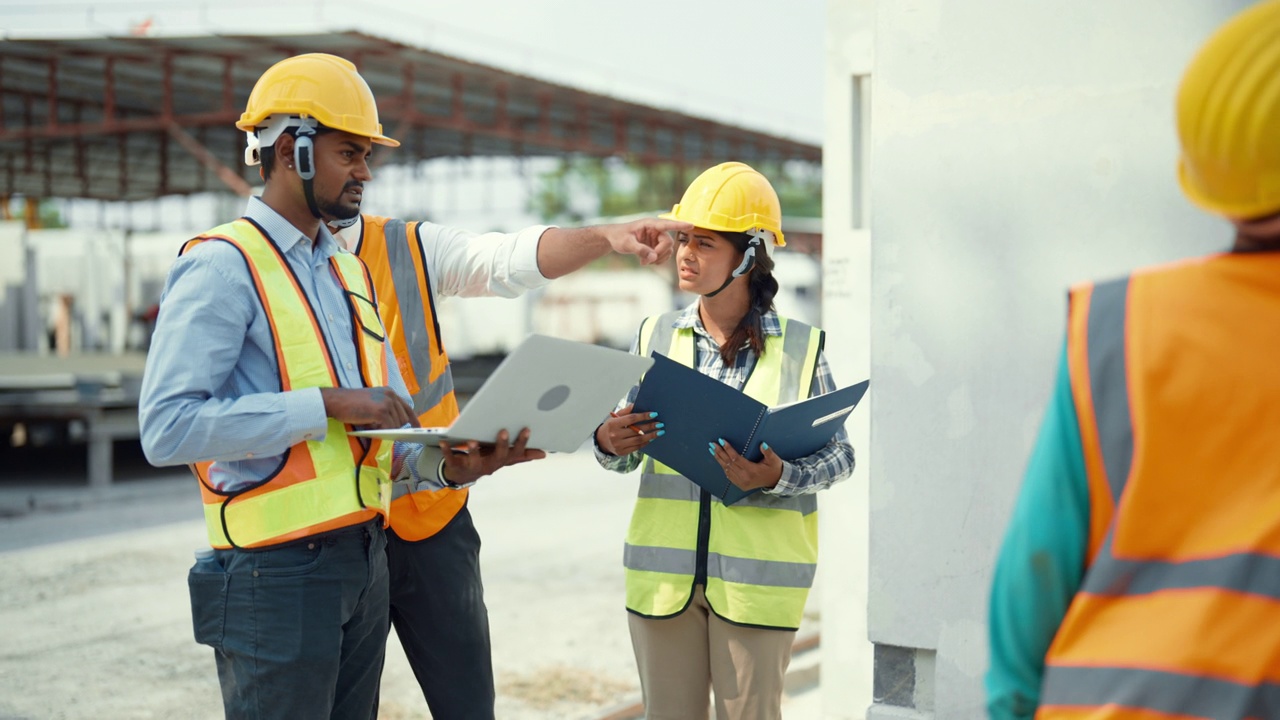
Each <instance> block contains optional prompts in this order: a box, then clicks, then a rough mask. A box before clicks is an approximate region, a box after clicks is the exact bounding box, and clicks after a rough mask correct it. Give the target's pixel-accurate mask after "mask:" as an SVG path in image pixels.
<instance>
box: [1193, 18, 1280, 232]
mask: <svg viewBox="0 0 1280 720" xmlns="http://www.w3.org/2000/svg"><path fill="white" fill-rule="evenodd" d="M1177 112H1178V139H1179V141H1180V142H1181V145H1182V157H1181V160H1180V161H1179V163H1178V179H1179V181H1180V182H1181V185H1182V190H1183V192H1184V193H1186V195H1187V197H1188V198H1190V199H1191V201H1192V202H1194V203H1195V204H1196V205H1199V206H1200V207H1202V208H1204V209H1205V210H1208V211H1210V212H1214V213H1217V214H1219V215H1224V216H1226V217H1228V218H1233V219H1237V220H1249V219H1257V218H1261V217H1266V216H1268V215H1271V214H1274V213H1276V212H1280V0H1265V1H1264V2H1260V3H1258V4H1257V5H1254V6H1253V7H1250V8H1249V9H1247V10H1245V11H1244V12H1242V13H1240V14H1238V15H1236V16H1235V17H1233V18H1232V19H1231V20H1230V21H1228V22H1227V23H1226V24H1225V25H1223V26H1222V27H1221V28H1219V29H1218V31H1217V32H1215V33H1214V34H1213V36H1212V37H1210V38H1209V40H1208V42H1206V43H1205V44H1204V46H1203V47H1201V48H1200V51H1199V52H1198V53H1197V54H1196V56H1195V58H1194V59H1193V60H1192V61H1191V64H1190V66H1188V67H1187V70H1186V73H1185V74H1184V75H1183V77H1182V85H1181V86H1180V87H1179V89H1178V105H1177Z"/></svg>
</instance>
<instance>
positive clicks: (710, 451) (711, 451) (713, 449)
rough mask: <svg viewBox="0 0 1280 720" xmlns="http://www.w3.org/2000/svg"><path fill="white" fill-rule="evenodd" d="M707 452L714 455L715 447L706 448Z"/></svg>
mask: <svg viewBox="0 0 1280 720" xmlns="http://www.w3.org/2000/svg"><path fill="white" fill-rule="evenodd" d="M707 452H709V453H711V454H712V455H715V454H716V449H715V448H707Z"/></svg>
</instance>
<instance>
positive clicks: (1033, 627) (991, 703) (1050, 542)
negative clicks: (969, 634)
mask: <svg viewBox="0 0 1280 720" xmlns="http://www.w3.org/2000/svg"><path fill="white" fill-rule="evenodd" d="M1088 547H1089V480H1088V476H1087V475H1086V473H1085V465H1084V451H1083V449H1082V447H1081V443H1080V426H1079V424H1078V422H1077V420H1076V407H1075V403H1074V401H1073V400H1072V398H1071V377H1070V374H1069V371H1068V368H1067V351H1066V345H1065V343H1064V344H1063V349H1062V354H1061V358H1060V360H1059V367H1058V377H1057V381H1056V383H1055V385H1054V389H1053V395H1052V397H1051V398H1050V399H1049V405H1048V407H1047V408H1046V409H1045V414H1044V420H1043V421H1042V423H1041V425H1040V435H1039V437H1038V438H1037V440H1036V446H1035V450H1034V451H1032V453H1031V460H1030V462H1029V463H1028V464H1027V471H1026V476H1025V477H1024V478H1023V482H1022V491H1021V493H1020V494H1019V496H1018V502H1017V505H1016V506H1015V507H1014V510H1013V517H1012V519H1011V520H1010V521H1009V527H1008V530H1006V532H1005V537H1004V544H1003V545H1002V546H1001V549H1000V557H999V560H998V561H997V563H996V571H995V579H994V581H993V582H992V587H991V605H990V610H989V617H988V633H989V644H990V655H991V666H990V668H989V669H988V671H987V678H986V689H987V714H988V716H989V717H990V718H991V720H1015V719H1021V718H1031V717H1033V716H1034V715H1035V712H1036V707H1037V706H1038V705H1039V701H1040V681H1041V678H1042V677H1043V675H1044V658H1045V654H1046V653H1047V652H1048V651H1049V645H1050V644H1051V643H1052V642H1053V638H1054V635H1055V634H1057V632H1058V626H1059V625H1061V624H1062V619H1063V617H1065V615H1066V613H1067V608H1068V607H1069V606H1070V604H1071V599H1072V598H1073V597H1074V596H1075V593H1076V591H1077V590H1078V589H1079V588H1080V584H1081V582H1082V580H1083V577H1084V572H1085V562H1086V559H1087V555H1088Z"/></svg>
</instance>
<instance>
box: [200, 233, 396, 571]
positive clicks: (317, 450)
mask: <svg viewBox="0 0 1280 720" xmlns="http://www.w3.org/2000/svg"><path fill="white" fill-rule="evenodd" d="M211 240H216V241H222V242H226V243H228V244H230V245H231V246H232V247H234V248H236V249H237V250H238V251H239V252H240V254H241V255H242V256H243V257H244V260H245V263H246V264H247V266H248V268H249V273H250V275H251V276H252V277H253V283H254V287H255V288H256V289H257V293H258V299H259V301H260V302H261V303H262V307H263V308H264V310H265V311H266V315H267V319H268V321H269V322H270V324H271V335H272V337H273V338H274V339H275V346H276V348H275V349H276V361H277V365H278V367H279V370H280V392H288V391H290V390H300V389H303V388H311V387H320V388H326V387H339V382H338V375H337V372H336V371H335V369H334V358H333V357H331V356H330V355H329V349H328V345H327V344H326V342H325V338H324V335H323V334H322V333H321V331H320V324H319V323H318V322H317V321H316V316H315V312H314V311H313V309H312V307H311V304H310V301H309V300H308V299H307V296H306V294H305V293H304V292H303V291H302V288H301V287H299V285H298V281H297V278H296V277H295V276H294V274H293V271H292V270H291V269H290V268H289V263H288V261H287V260H286V259H285V257H284V255H283V254H282V253H281V252H280V249H279V248H278V247H276V244H275V243H274V242H272V241H271V239H270V238H268V237H267V235H266V232H265V231H263V230H262V228H260V227H259V226H258V225H257V224H255V223H253V222H252V221H250V220H247V219H245V218H241V219H239V220H236V221H234V222H231V223H228V224H226V225H221V226H219V227H216V228H214V229H213V230H210V231H209V232H207V233H205V234H204V235H201V236H199V237H197V238H194V239H192V240H189V241H187V243H186V244H184V245H183V248H182V252H183V253H185V252H187V251H188V250H190V249H191V248H192V247H194V246H195V245H197V244H198V243H201V242H208V241H211ZM330 266H331V267H332V268H333V270H334V272H335V274H336V276H337V278H338V280H339V281H340V282H341V283H342V286H343V289H344V290H345V291H346V292H345V293H344V294H345V296H346V298H347V304H348V306H349V308H350V311H351V315H352V323H354V326H353V327H354V329H355V332H354V335H355V338H356V342H357V345H358V348H357V350H358V352H357V357H358V359H359V362H360V377H361V379H362V380H363V382H364V385H365V387H384V386H386V385H387V362H386V353H385V350H384V347H383V343H384V342H385V335H386V333H385V331H384V330H383V326H382V321H381V319H380V318H379V316H378V308H377V305H376V304H375V299H374V293H373V282H372V280H371V279H370V277H369V274H368V271H367V270H366V269H365V266H364V264H363V263H361V262H360V260H359V259H358V258H356V256H355V255H352V254H350V253H347V252H339V253H336V254H335V255H333V257H331V258H330ZM335 340H338V339H337V338H335ZM349 429H350V428H349V426H347V425H344V424H343V423H341V422H339V421H337V420H334V419H333V418H329V425H328V429H327V431H326V433H325V438H324V440H320V441H305V442H300V443H298V444H297V445H294V446H292V447H290V448H289V449H288V450H286V451H285V455H284V458H283V459H282V461H281V464H280V467H279V468H278V469H277V470H276V471H275V472H274V473H272V474H271V475H270V476H269V477H266V478H264V479H263V480H261V481H259V482H257V483H255V484H253V485H250V486H248V487H245V488H240V489H237V490H234V491H230V492H227V491H223V490H219V489H217V488H215V487H214V486H213V484H212V483H211V482H210V481H209V474H208V471H209V466H210V465H211V464H212V463H199V464H197V465H195V466H193V467H192V471H193V472H194V473H195V474H196V477H197V479H199V481H200V492H201V495H202V497H203V499H204V516H205V527H206V529H207V530H208V533H209V544H210V545H212V546H213V547H215V548H230V547H238V548H258V547H265V546H270V545H278V544H280V543H284V542H289V541H291V540H298V539H301V538H305V537H310V536H312V535H317V534H320V533H323V532H328V531H331V530H336V529H340V528H343V527H347V526H350V525H356V524H359V523H362V522H366V521H368V520H371V519H373V518H375V517H377V516H379V515H381V516H382V517H383V518H384V521H385V518H386V513H387V510H386V508H387V501H388V496H389V494H390V489H391V478H390V476H391V451H392V444H391V443H389V442H382V441H378V440H374V441H364V440H362V439H361V438H357V437H353V436H351V435H348V434H347V431H348V430H349Z"/></svg>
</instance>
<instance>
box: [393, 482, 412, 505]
mask: <svg viewBox="0 0 1280 720" xmlns="http://www.w3.org/2000/svg"><path fill="white" fill-rule="evenodd" d="M409 485H410V482H409V481H408V480H396V481H395V482H394V483H392V484H391V499H392V500H399V499H400V498H402V497H404V496H405V495H408V494H409V493H410V492H411V490H410V488H409Z"/></svg>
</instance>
